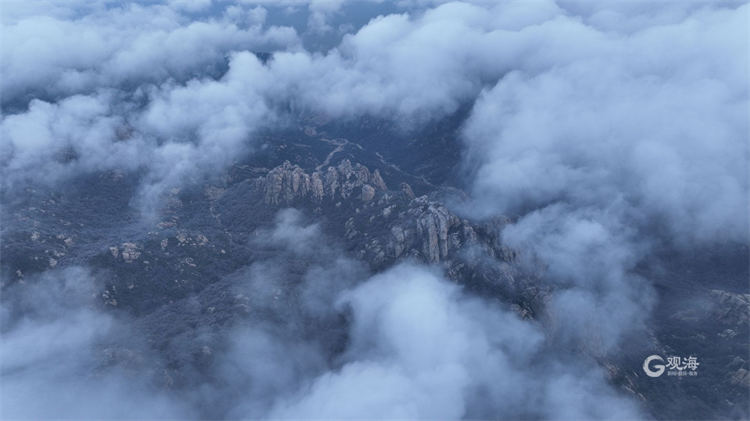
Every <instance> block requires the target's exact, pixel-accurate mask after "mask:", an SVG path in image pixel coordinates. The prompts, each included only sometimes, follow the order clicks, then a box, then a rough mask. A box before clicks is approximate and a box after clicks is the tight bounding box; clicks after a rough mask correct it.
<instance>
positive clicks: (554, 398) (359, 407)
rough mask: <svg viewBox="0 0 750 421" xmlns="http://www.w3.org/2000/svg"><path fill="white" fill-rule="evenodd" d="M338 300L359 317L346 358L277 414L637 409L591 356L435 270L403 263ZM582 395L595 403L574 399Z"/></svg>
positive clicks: (606, 414) (559, 414) (572, 413)
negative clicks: (560, 345) (550, 345)
mask: <svg viewBox="0 0 750 421" xmlns="http://www.w3.org/2000/svg"><path fill="white" fill-rule="evenodd" d="M338 305H339V306H344V307H347V308H350V309H351V311H352V318H353V322H352V325H351V327H350V333H349V338H350V339H349V346H348V347H347V349H346V350H345V351H344V354H343V363H342V366H341V367H340V368H337V369H335V370H332V371H328V372H325V373H323V374H322V375H320V376H318V377H317V378H316V379H315V380H314V381H313V382H312V383H311V385H310V386H309V388H305V389H303V392H302V393H300V394H297V395H294V397H293V398H291V399H286V400H282V401H281V402H280V403H277V404H276V406H275V408H274V410H273V411H272V412H271V417H273V418H276V417H278V418H290V419H291V418H305V419H308V418H314V419H320V418H328V419H331V418H337V419H343V418H358V417H361V416H362V414H367V417H369V418H373V419H403V418H410V419H459V418H487V417H492V416H497V414H503V417H504V418H527V417H540V418H551V419H563V418H577V419H594V418H596V419H622V418H629V419H632V418H636V417H637V416H638V410H637V407H636V406H634V405H633V404H632V403H630V402H628V401H627V400H626V399H623V398H618V397H616V395H615V393H614V392H613V391H611V390H610V389H609V388H608V387H606V386H605V383H604V381H603V379H602V378H601V375H600V374H595V373H594V372H593V371H592V372H588V373H587V372H586V369H585V368H583V367H585V364H582V365H580V366H575V367H574V366H570V367H564V366H561V365H556V364H555V360H556V359H555V357H554V356H553V355H552V354H551V353H549V352H548V351H545V349H544V347H543V345H542V344H543V342H544V335H543V333H542V332H541V330H540V329H539V327H538V326H535V325H534V324H532V323H529V322H524V321H522V320H520V319H519V318H518V317H517V316H515V315H514V314H512V313H510V312H507V311H503V310H501V309H499V308H497V307H495V306H493V305H489V304H488V303H486V302H484V301H482V300H481V299H478V298H476V297H472V296H469V295H466V294H465V293H464V292H462V291H461V290H460V289H459V288H458V287H457V286H456V285H454V284H451V283H448V282H447V281H445V280H443V279H441V277H440V276H439V275H437V274H436V273H434V272H432V271H430V270H426V269H424V268H420V267H418V266H411V265H408V264H407V265H400V266H397V267H394V268H392V269H389V270H388V271H386V272H385V273H383V274H381V275H376V276H374V277H373V278H371V279H370V280H368V281H367V282H366V283H364V284H362V285H359V286H357V287H355V288H353V289H352V290H350V291H348V292H346V293H344V294H342V295H341V297H340V298H339V299H338ZM576 370H583V371H582V372H576ZM589 370H591V368H590V367H589ZM576 394H584V395H585V396H586V399H585V400H586V402H589V403H591V404H592V405H589V406H586V407H582V406H579V405H576V404H575V403H573V402H575V401H576V400H568V397H570V396H573V395H576ZM579 396H580V395H579Z"/></svg>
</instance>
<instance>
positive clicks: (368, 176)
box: [254, 159, 387, 205]
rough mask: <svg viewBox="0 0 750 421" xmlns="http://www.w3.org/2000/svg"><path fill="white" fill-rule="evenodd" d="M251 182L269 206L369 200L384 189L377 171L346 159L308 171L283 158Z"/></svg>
mask: <svg viewBox="0 0 750 421" xmlns="http://www.w3.org/2000/svg"><path fill="white" fill-rule="evenodd" d="M254 185H255V187H256V188H257V189H259V190H261V191H262V192H263V193H264V195H263V197H264V201H265V203H266V204H270V205H283V204H290V203H292V202H294V201H296V200H300V199H312V200H313V201H316V202H322V201H324V200H335V199H348V198H350V197H358V198H360V199H361V200H363V201H369V200H372V199H373V198H374V197H375V195H376V193H377V192H378V191H386V190H387V187H386V184H385V181H383V177H382V176H381V175H380V172H379V171H378V170H375V171H373V172H372V173H371V172H370V170H369V169H368V168H367V167H365V166H364V165H361V164H352V163H351V161H349V160H348V159H345V160H343V161H341V162H340V163H339V164H338V165H337V166H329V167H327V168H325V169H321V170H315V171H313V172H312V173H307V172H305V170H303V169H302V168H300V167H299V166H298V165H294V164H292V163H290V162H289V161H285V162H284V163H283V164H281V165H280V166H278V167H276V168H274V169H272V170H270V171H269V172H268V174H266V175H265V176H264V177H260V178H258V179H256V180H255V181H254Z"/></svg>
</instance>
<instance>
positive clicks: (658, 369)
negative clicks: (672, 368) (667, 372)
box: [643, 355, 664, 377]
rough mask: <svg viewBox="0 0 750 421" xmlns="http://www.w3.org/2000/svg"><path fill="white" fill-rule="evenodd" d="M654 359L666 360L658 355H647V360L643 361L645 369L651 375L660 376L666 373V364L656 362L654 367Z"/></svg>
mask: <svg viewBox="0 0 750 421" xmlns="http://www.w3.org/2000/svg"><path fill="white" fill-rule="evenodd" d="M654 360H656V361H660V362H664V359H663V358H662V357H660V356H658V355H649V356H648V357H646V360H645V361H643V371H644V372H645V373H646V375H647V376H649V377H659V376H661V375H662V374H664V364H654V365H653V368H652V366H651V361H654Z"/></svg>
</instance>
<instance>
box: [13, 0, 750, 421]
mask: <svg viewBox="0 0 750 421" xmlns="http://www.w3.org/2000/svg"><path fill="white" fill-rule="evenodd" d="M301 3H302V2H298V1H294V0H289V1H280V2H271V1H260V2H244V1H243V2H238V3H237V4H229V3H228V2H223V1H210V0H206V1H184V0H176V1H169V2H166V3H163V4H153V3H148V2H145V3H143V4H119V3H116V4H108V3H95V2H78V1H73V2H66V3H65V4H61V3H59V2H47V1H40V2H25V1H24V2H21V1H12V2H6V4H4V5H3V14H2V25H3V26H2V35H3V49H2V78H1V82H0V83H1V85H0V89H2V91H3V97H2V105H3V108H4V111H3V117H2V122H1V123H0V137H1V139H0V166H1V169H0V175H1V176H2V177H3V191H4V192H5V193H8V192H10V193H8V194H12V193H13V192H16V191H21V187H23V186H25V185H26V184H27V183H32V184H33V183H47V184H52V185H54V184H55V183H60V182H64V181H65V180H66V179H68V178H70V177H75V176H77V175H80V174H84V173H91V172H96V171H104V170H118V171H125V172H133V173H136V172H138V173H139V174H140V175H141V177H140V178H138V180H139V182H140V183H141V184H140V185H139V195H138V198H137V200H138V204H139V205H140V206H141V208H142V210H143V213H144V215H150V214H153V213H154V212H158V209H159V206H160V203H159V200H160V197H161V195H162V194H163V192H164V191H166V189H168V188H170V187H173V186H176V185H179V184H182V183H186V182H190V180H193V179H197V178H200V177H202V176H204V175H211V174H220V173H221V171H222V170H223V169H224V168H226V167H227V166H228V165H229V164H231V163H232V162H233V160H235V159H238V157H241V156H243V155H244V154H247V153H252V151H253V149H254V148H255V147H257V146H258V145H257V141H256V140H255V139H254V137H255V136H254V135H255V133H257V131H258V130H259V129H262V128H267V127H270V126H273V125H275V124H278V123H279V121H284V120H285V118H286V117H288V115H289V114H292V115H294V114H296V113H299V112H304V111H312V112H315V113H321V114H326V115H328V116H330V117H335V118H341V119H345V118H353V117H354V118H356V117H360V116H364V115H375V116H378V117H384V118H389V119H391V120H392V121H394V123H395V124H399V125H407V126H411V127H417V128H419V127H421V126H420V125H424V124H429V123H430V122H434V121H436V120H437V119H440V118H442V117H444V116H446V115H449V114H451V113H453V112H454V111H456V110H457V109H458V108H459V107H461V106H462V105H468V106H470V107H471V116H470V118H469V119H468V121H467V122H465V124H464V127H463V131H462V139H461V141H462V142H463V143H462V145H463V146H464V147H465V154H464V160H463V164H464V167H465V169H466V173H467V174H468V177H467V178H466V179H465V180H463V182H464V184H465V186H466V187H467V190H469V191H470V193H471V197H472V198H471V199H470V200H469V206H464V207H463V210H462V212H463V213H464V214H465V215H467V216H469V217H472V218H480V219H481V218H488V217H493V216H497V215H499V214H505V215H508V216H510V217H512V220H513V223H512V224H510V225H509V226H507V227H506V228H505V229H504V231H503V233H502V234H503V241H504V243H505V244H506V245H507V246H510V247H512V248H514V249H516V250H519V251H520V252H521V253H520V254H519V255H520V256H521V259H522V260H524V263H525V264H528V265H530V266H532V267H534V268H539V267H544V268H545V269H546V271H545V273H544V276H543V278H544V279H543V281H544V282H548V283H549V284H550V285H552V286H553V287H554V291H553V293H552V295H551V297H550V299H549V302H548V305H547V308H546V309H545V311H546V312H547V314H546V315H547V317H546V318H545V320H544V322H545V326H547V327H549V331H545V332H542V330H541V328H540V327H539V326H537V325H535V324H532V323H529V322H525V321H521V320H519V319H518V318H517V317H516V316H515V315H513V314H511V313H509V312H507V311H505V310H504V309H500V308H497V307H495V305H490V304H488V303H486V302H483V301H481V300H479V299H477V298H471V297H469V296H467V295H466V294H465V293H464V292H462V291H461V290H460V289H458V288H457V287H455V286H453V285H450V284H448V283H447V282H446V281H445V280H443V279H441V276H440V275H439V274H436V273H433V272H431V271H429V270H425V269H423V268H418V267H414V266H400V267H397V268H394V269H393V270H391V271H388V272H386V273H384V274H381V275H378V276H375V277H373V278H371V279H370V280H369V281H367V282H366V283H364V284H362V285H361V286H355V285H356V282H357V281H358V280H360V277H361V276H363V275H362V272H361V267H359V266H358V264H356V263H353V262H351V261H349V260H347V259H338V258H337V257H336V256H339V257H340V255H341V251H340V250H335V251H331V252H330V253H326V252H323V251H321V253H323V254H321V255H316V256H315V258H318V259H320V260H321V262H324V263H321V264H320V265H318V266H317V267H316V268H314V269H310V270H309V271H307V272H305V273H306V276H305V277H304V279H305V281H304V285H306V286H307V287H306V288H304V287H303V288H302V289H301V291H300V295H299V297H301V298H299V299H300V301H299V302H296V304H302V305H301V306H300V307H299V308H300V309H299V311H300V312H301V314H295V313H293V312H292V313H288V312H286V311H287V310H288V309H286V310H284V311H283V312H281V311H280V310H278V309H274V308H273V307H270V308H266V309H265V310H266V311H268V312H269V314H270V315H277V316H278V315H279V314H282V315H284V316H289V317H291V320H295V321H296V320H306V321H307V320H329V318H330V320H334V319H337V318H339V317H351V318H352V321H353V322H352V324H351V329H350V330H349V331H347V332H346V335H347V336H348V339H349V341H348V342H347V345H346V347H345V350H344V352H343V353H342V354H341V355H336V356H335V358H333V357H332V356H331V355H328V354H326V352H327V351H324V350H322V349H321V347H320V344H319V343H316V342H315V341H308V340H307V339H300V338H294V337H288V336H284V335H280V334H279V333H278V329H277V330H274V329H271V328H269V325H255V324H252V325H250V326H243V325H238V326H236V327H233V329H232V330H231V333H227V336H226V338H225V339H226V340H227V341H228V342H229V345H228V347H227V349H226V350H225V351H224V352H223V353H221V354H220V355H219V356H218V357H217V359H218V360H217V362H216V366H215V367H214V369H215V370H216V371H215V372H216V373H219V377H220V378H222V379H224V380H226V384H228V385H229V386H231V387H229V386H226V385H224V386H221V385H217V384H208V385H202V386H204V387H201V388H198V389H196V390H198V392H196V393H195V394H193V395H190V396H183V395H179V393H178V392H175V394H174V395H169V394H168V395H162V394H159V393H156V392H153V393H151V392H152V391H154V390H155V389H152V388H151V387H150V386H148V385H145V384H144V383H143V380H142V379H138V380H135V379H133V378H131V377H130V374H128V373H127V372H119V371H117V370H115V369H106V370H104V371H101V370H100V367H99V365H98V364H99V363H98V361H99V360H98V357H97V356H96V355H92V351H91V350H92V349H97V347H98V346H99V344H101V343H102V341H103V342H107V341H111V340H114V339H113V338H116V337H117V334H113V333H112V332H116V333H119V332H121V330H119V329H125V327H122V325H123V324H125V325H127V324H128V323H127V322H123V321H121V320H115V319H113V318H111V317H109V316H105V315H103V314H101V313H100V312H98V311H97V310H95V309H93V307H92V306H90V305H89V304H86V305H84V304H81V303H84V302H85V303H88V301H85V300H84V301H81V300H83V299H82V298H81V299H80V300H79V299H73V300H71V301H70V303H78V304H76V305H72V304H71V305H68V304H65V303H62V304H61V303H59V302H58V303H55V304H54V305H50V306H44V305H41V304H39V303H45V302H47V301H49V297H48V296H46V295H45V294H46V292H44V291H38V292H33V293H32V292H30V293H29V294H32V295H31V296H30V297H31V298H20V301H19V302H22V303H26V304H24V305H26V306H27V308H26V310H24V311H29V312H30V313H29V315H28V316H26V318H25V319H18V320H17V319H15V318H14V317H16V316H15V314H16V311H20V310H8V309H6V310H5V313H4V314H3V317H4V319H3V334H4V336H5V338H4V339H5V340H4V345H3V354H4V355H3V362H2V367H3V368H2V372H3V377H4V379H3V383H4V384H3V387H4V393H3V395H4V396H19V397H20V396H25V395H26V391H28V390H30V389H32V388H41V389H43V390H44V391H46V392H47V394H48V395H49V396H52V397H55V398H57V397H60V398H59V399H57V400H51V401H50V403H49V405H46V406H44V407H39V408H41V409H44V410H49V411H50V412H49V413H29V412H19V411H27V410H29V409H31V408H34V406H32V405H29V404H28V402H25V401H24V400H22V399H20V398H19V400H7V401H6V400H5V398H4V403H3V407H4V409H3V411H7V412H4V413H5V414H7V415H8V417H15V416H16V415H18V416H31V417H45V416H59V411H64V410H67V409H68V408H69V409H70V410H71V411H72V410H73V409H80V410H81V411H85V412H82V414H87V415H91V416H95V417H99V416H103V417H109V416H128V417H133V416H139V414H133V413H132V412H127V413H126V411H127V410H129V409H130V408H132V405H124V403H128V404H130V403H129V402H122V401H119V400H117V399H115V398H114V397H113V396H118V397H119V398H120V399H121V397H122V395H127V394H128V393H130V392H131V391H135V390H140V391H144V390H145V391H147V393H146V394H149V395H155V396H156V398H153V396H148V397H146V396H137V399H135V401H137V402H139V405H137V407H138V408H140V409H143V411H144V413H143V416H144V417H146V416H147V417H152V416H160V415H158V414H164V416H166V417H185V416H192V415H195V414H196V413H199V411H198V410H197V409H196V408H195V406H201V405H202V404H205V403H206V402H208V401H211V400H212V399H213V398H216V397H220V396H230V397H229V398H227V399H228V401H221V400H218V402H220V403H219V404H218V406H219V407H218V408H213V409H212V410H215V411H216V412H214V413H211V414H210V415H217V414H218V415H217V416H235V417H243V416H253V417H258V416H279V417H305V416H319V417H324V418H326V417H327V418H330V417H345V416H350V415H357V414H362V413H367V414H371V415H372V416H383V417H407V418H408V417H449V418H457V417H462V416H467V417H482V416H487V414H490V415H494V414H497V413H503V414H508V417H527V416H529V417H540V418H566V419H577V418H601V417H605V416H610V417H613V418H619V419H622V418H633V417H636V416H637V415H638V414H637V411H636V410H635V409H634V407H633V405H632V404H631V403H628V402H625V401H623V400H621V399H620V398H618V397H616V395H615V394H614V392H612V390H611V389H609V388H608V387H607V386H606V382H605V381H604V380H603V379H602V378H601V373H600V372H599V371H598V370H596V369H593V368H592V366H590V365H589V363H588V362H587V361H581V360H579V359H574V361H573V363H572V364H571V363H570V361H564V362H563V361H560V360H558V359H557V357H556V356H555V355H554V353H552V352H550V351H549V349H550V348H551V347H553V346H565V349H568V348H567V347H568V346H574V347H576V349H578V348H579V347H582V348H583V349H585V350H586V351H587V352H589V353H593V354H595V355H597V356H600V355H605V354H609V353H612V352H613V350H615V351H616V350H617V349H618V346H619V345H620V344H622V342H623V339H624V338H626V337H627V335H629V334H632V333H638V332H639V330H640V329H642V327H643V325H644V324H645V323H646V322H647V319H648V317H649V311H650V309H651V308H652V306H653V305H654V302H655V298H654V294H653V290H652V288H651V286H650V282H649V280H647V279H644V278H642V277H641V276H638V275H637V274H636V273H635V272H636V270H635V269H636V267H637V266H638V264H639V263H640V262H642V261H643V259H644V257H645V256H647V253H648V251H649V250H650V248H652V247H654V246H656V245H659V246H666V247H672V248H675V249H689V248H691V247H704V246H705V247H710V246H712V245H715V244H720V243H728V242H740V243H747V240H748V229H749V227H748V212H747V211H748V189H749V187H750V186H748V162H749V161H750V151H749V150H748V148H749V146H748V130H749V129H750V127H748V80H747V75H748V41H747V40H748V38H747V36H746V35H747V27H748V6H747V5H744V4H741V3H735V2H687V3H684V2H673V1H666V2H659V3H656V4H645V3H642V2H634V3H633V2H615V3H611V2H607V3H593V2H590V1H585V2H580V1H557V2H555V1H545V0H540V1H534V2H528V1H504V2H494V1H476V2H442V1H421V0H416V1H405V2H400V3H398V4H397V5H396V6H394V7H395V8H396V9H397V13H391V14H387V15H382V16H376V15H373V16H370V17H371V18H372V19H371V20H370V21H369V23H367V24H366V25H364V26H362V27H361V28H360V27H354V26H346V25H343V26H338V27H334V25H333V24H332V22H334V20H335V18H336V16H337V14H338V13H341V11H342V10H344V8H345V7H346V5H347V4H351V3H350V2H346V1H338V0H337V1H315V2H312V3H311V4H310V5H309V6H307V12H308V14H307V15H305V19H303V20H304V24H303V26H304V27H305V28H306V29H305V30H306V31H309V34H308V35H310V34H331V33H336V34H337V37H341V42H340V43H339V44H338V45H337V46H336V47H335V48H332V49H331V50H330V51H326V50H323V51H318V52H313V51H308V50H306V49H305V48H304V46H305V43H304V41H305V36H306V35H305V34H304V33H300V31H299V30H295V29H293V28H292V27H291V26H284V27H280V26H277V24H276V22H275V21H274V16H275V15H274V13H276V12H279V10H281V11H283V13H288V15H289V16H291V15H294V13H295V12H294V10H297V9H299V8H305V6H304V5H301ZM297 27H298V28H299V26H297ZM337 39H338V38H337ZM269 51H270V52H274V54H273V55H272V57H270V59H268V60H267V61H265V60H261V59H259V58H258V57H257V56H256V54H255V53H257V52H269ZM300 218H301V217H300V216H299V215H298V214H295V213H293V212H291V213H290V212H287V213H284V214H282V215H281V217H280V220H279V225H278V226H277V227H276V228H275V229H274V230H271V231H267V232H263V233H262V236H263V237H265V238H268V241H269V243H272V244H273V245H275V246H277V247H280V248H283V249H285V250H287V251H286V252H285V253H290V255H291V256H297V255H301V257H304V258H307V259H310V258H311V256H308V255H304V253H305V252H304V250H306V249H309V248H310V247H297V246H299V245H301V244H307V243H306V242H310V241H312V242H315V241H316V240H315V238H317V236H319V235H320V233H319V230H318V228H316V227H315V226H314V225H313V226H307V225H305V224H303V223H302V222H301V219H300ZM295 253H296V254H295ZM280 267H283V265H282V264H279V262H278V261H274V260H271V261H269V262H265V263H259V264H256V265H253V266H251V267H249V268H247V272H243V273H241V274H240V275H238V276H240V277H243V279H244V278H247V279H246V281H247V282H246V283H242V282H240V284H241V285H245V287H247V288H252V289H253V290H254V291H256V292H259V293H263V294H260V295H258V296H259V297H265V298H266V299H267V300H265V301H269V302H274V300H273V299H274V297H276V294H277V290H278V289H281V290H283V288H287V287H290V286H289V285H287V284H286V283H285V280H286V279H288V278H287V276H288V275H289V274H288V273H287V272H284V271H283V270H282V269H280ZM86 279H91V276H90V275H89V274H87V273H85V271H76V270H73V271H63V272H60V271H56V272H53V273H48V274H46V275H43V276H42V277H41V278H40V280H39V283H40V285H51V288H53V289H51V291H57V290H56V289H54V288H58V287H55V285H58V286H59V285H60V283H61V282H62V285H67V286H65V287H63V288H62V290H63V291H68V292H64V293H65V294H68V293H69V290H70V291H73V292H74V293H75V294H78V295H77V296H80V297H84V296H86V295H87V294H89V292H81V291H82V290H80V289H79V285H82V284H80V282H83V281H84V280H86ZM332 280H333V281H332ZM270 286H273V288H271V287H270ZM343 289H348V291H347V292H346V293H343V294H339V293H338V292H339V291H340V290H343ZM60 293H61V294H63V292H60ZM71 293H72V292H71ZM45 297H47V298H45ZM332 303H336V306H332ZM425 314H430V317H429V318H428V317H426V316H425ZM298 318H299V319H298ZM81 326H83V327H84V328H83V329H82V328H81ZM270 326H271V327H278V326H275V325H273V324H271V325H270ZM285 327H288V325H287V326H285ZM49 332H70V334H69V335H66V336H65V338H62V339H60V338H58V337H57V336H55V335H50V334H48V333H49ZM63 339H64V340H63ZM34 343H43V344H46V346H45V347H39V348H37V349H36V350H33V352H32V348H33V346H32V345H31V344H34ZM44 348H46V349H48V350H50V351H49V352H48V353H44V352H38V349H44ZM290 350H291V351H290ZM143 352H147V350H144V351H143ZM247 355H251V356H253V358H246V356H247ZM148 358H154V359H156V360H158V358H159V357H156V356H149V357H148ZM59 360H62V361H65V362H66V363H65V364H57V363H56V362H55V361H59ZM540 360H542V361H548V363H545V364H543V365H542V366H539V365H537V363H536V362H537V361H540ZM256 361H263V364H265V365H261V364H260V363H257V364H256V363H255V362H256ZM290 361H291V362H290ZM478 362H482V365H481V367H480V366H478ZM268 367H270V368H268ZM79 373H91V374H90V376H89V377H87V378H86V380H85V381H79V380H77V379H79V377H80V376H79ZM102 373H104V374H102ZM250 378H252V379H261V380H256V381H248V379H250ZM498 379H502V380H498ZM219 383H220V382H219ZM357 389H359V390H371V391H372V393H359V391H358V393H356V394H352V393H351V392H352V391H353V390H357ZM230 390H234V392H232V393H229V391H230ZM66 391H76V393H72V394H70V395H69V396H68V395H66V394H65V392H66ZM108 391H115V392H112V394H109V392H108ZM238 391H243V392H245V396H246V400H245V401H242V400H241V399H240V398H238V397H236V396H237V393H238ZM269 391H271V392H269ZM228 393H229V395H227V394H228ZM579 393H580V394H584V395H585V396H587V397H588V398H587V399H586V402H587V403H590V402H595V406H593V407H584V406H583V404H582V403H581V401H580V400H577V399H576V398H575V396H577V394H579ZM202 394H203V395H202ZM81 396H94V397H96V398H97V399H91V401H92V402H101V403H102V405H101V406H97V407H91V406H88V404H87V402H80V401H79V400H78V398H79V397H81ZM341 396H346V397H347V398H348V399H346V400H342V399H341V398H340V397H341ZM207 397H208V398H207ZM334 397H336V398H334ZM7 402H18V404H17V405H16V404H10V403H7ZM186 402H187V403H186ZM196 402H198V403H200V405H199V404H196ZM120 405H122V406H120ZM191 405H195V406H191ZM60 408H62V409H60ZM186 414H188V415H186ZM77 415H79V414H78V413H71V416H77Z"/></svg>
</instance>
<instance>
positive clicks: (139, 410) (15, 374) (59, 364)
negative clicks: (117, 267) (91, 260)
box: [0, 267, 189, 419]
mask: <svg viewBox="0 0 750 421" xmlns="http://www.w3.org/2000/svg"><path fill="white" fill-rule="evenodd" d="M26 282H27V283H28V284H25V285H20V286H19V285H16V286H15V287H14V288H11V289H8V290H6V291H4V292H3V303H2V304H3V305H2V330H3V344H2V358H0V373H1V375H2V390H3V396H2V405H0V414H1V415H2V417H3V418H5V419H59V418H61V417H62V418H68V419H73V418H79V419H92V418H100V419H113V418H119V419H125V418H128V419H130V418H132V417H139V418H151V419H153V418H184V417H186V416H187V415H188V414H189V412H188V411H187V408H186V407H185V406H183V404H182V403H180V402H178V401H176V400H173V399H171V398H170V397H169V396H168V395H167V394H165V393H163V392H161V391H159V390H158V389H156V388H155V387H154V386H153V384H151V383H149V380H150V379H149V378H148V377H147V376H143V373H138V372H137V371H136V370H134V369H132V368H128V367H126V364H127V363H128V362H130V363H131V364H136V365H138V363H139V360H138V358H144V357H145V358H147V359H148V358H149V357H148V355H149V354H147V353H145V352H147V351H145V348H141V346H142V344H139V343H138V341H137V338H138V336H135V335H130V334H129V333H130V332H128V324H127V323H126V322H123V321H122V320H119V319H117V318H115V317H114V316H112V315H109V314H106V313H103V312H100V311H98V310H97V309H96V306H95V300H94V297H95V296H96V295H97V288H96V286H95V284H94V278H93V277H92V276H91V274H90V273H88V271H86V270H84V269H82V268H76V267H70V268H66V269H64V270H55V271H48V272H45V273H44V274H42V275H40V276H38V277H36V278H33V279H28V280H27V281H26ZM117 351H120V354H118V353H117ZM109 358H112V360H111V361H109V362H108V359H109ZM118 359H119V361H118Z"/></svg>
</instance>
